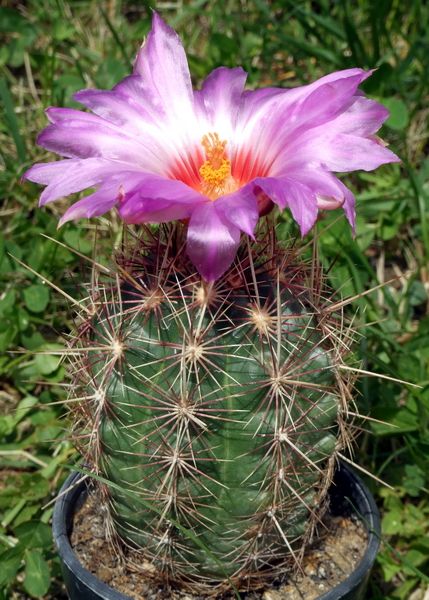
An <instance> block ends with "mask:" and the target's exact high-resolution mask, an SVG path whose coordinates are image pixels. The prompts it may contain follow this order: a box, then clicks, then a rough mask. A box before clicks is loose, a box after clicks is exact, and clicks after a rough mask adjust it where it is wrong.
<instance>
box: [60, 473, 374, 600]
mask: <svg viewBox="0 0 429 600" xmlns="http://www.w3.org/2000/svg"><path fill="white" fill-rule="evenodd" d="M80 478H81V475H80V474H79V473H73V474H72V475H70V476H69V477H68V478H67V480H66V481H65V483H64V485H63V487H62V488H61V492H60V496H59V498H58V500H57V501H56V503H55V510H54V516H53V523H52V527H53V535H54V541H55V544H56V546H57V549H58V553H59V555H60V560H61V568H62V572H63V576H64V582H65V585H66V588H67V592H68V594H69V597H70V598H71V600H131V599H130V597H129V596H125V595H124V594H121V593H120V592H117V591H115V590H114V589H113V588H111V587H109V586H108V585H107V584H105V583H103V582H102V581H100V580H99V579H97V577H96V576H95V575H93V574H92V573H90V572H89V571H88V570H87V569H85V568H84V567H83V566H82V565H81V563H80V562H79V560H78V558H77V556H76V554H75V553H74V551H73V549H72V547H71V545H70V539H69V535H70V532H71V529H72V526H73V516H74V513H75V511H76V510H77V509H78V508H79V507H80V506H81V505H82V503H83V501H84V499H85V497H86V490H87V487H86V483H85V482H80V483H78V482H79V479H80ZM330 497H331V511H332V512H333V513H334V514H336V515H346V514H350V513H353V512H354V513H355V514H357V515H359V517H360V518H361V519H362V522H363V524H364V527H365V528H366V530H367V533H368V545H367V548H366V552H365V554H364V556H363V558H362V560H361V561H360V563H359V564H358V565H357V567H356V569H355V570H354V571H353V573H351V575H349V576H348V577H347V579H345V580H344V581H343V582H342V583H340V584H339V585H337V586H336V587H334V588H332V589H331V590H330V591H329V592H327V593H325V594H323V595H322V596H320V597H319V599H318V600H360V599H363V598H364V594H365V589H366V585H367V582H368V578H369V575H370V573H371V569H372V566H373V564H374V561H375V557H376V555H377V552H378V548H379V543H380V515H379V512H378V509H377V506H376V504H375V502H374V498H373V497H372V495H371V494H370V492H369V491H368V489H367V487H366V486H365V485H364V484H363V482H362V481H361V479H360V478H359V477H358V476H357V475H356V473H355V472H354V471H353V470H352V469H351V468H350V467H348V466H347V465H345V464H344V463H342V464H341V465H340V468H339V469H338V470H337V472H336V474H335V477H334V485H332V486H331V490H330Z"/></svg>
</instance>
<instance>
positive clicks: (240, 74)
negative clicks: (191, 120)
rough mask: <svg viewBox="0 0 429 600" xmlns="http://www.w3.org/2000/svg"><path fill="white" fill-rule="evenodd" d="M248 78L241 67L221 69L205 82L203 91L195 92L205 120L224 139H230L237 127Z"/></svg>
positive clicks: (211, 74) (213, 72)
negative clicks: (232, 131)
mask: <svg viewBox="0 0 429 600" xmlns="http://www.w3.org/2000/svg"><path fill="white" fill-rule="evenodd" d="M246 78H247V73H246V72H245V71H243V69H242V68H240V67H238V68H235V69H228V68H226V67H219V68H218V69H215V70H214V71H212V72H211V73H210V75H209V76H208V77H207V78H206V79H205V80H204V82H203V85H202V87H201V90H200V91H197V92H195V98H196V100H197V103H198V106H199V109H200V110H201V111H202V113H203V115H204V118H205V119H206V120H207V121H208V122H209V123H210V124H211V126H212V127H213V129H214V130H215V131H217V132H218V133H219V134H220V135H221V136H222V137H225V136H227V137H229V136H230V134H231V130H232V129H233V128H234V127H235V123H236V119H237V116H238V110H239V108H240V104H241V98H242V94H243V91H244V85H245V83H246ZM229 150H231V149H230V148H229Z"/></svg>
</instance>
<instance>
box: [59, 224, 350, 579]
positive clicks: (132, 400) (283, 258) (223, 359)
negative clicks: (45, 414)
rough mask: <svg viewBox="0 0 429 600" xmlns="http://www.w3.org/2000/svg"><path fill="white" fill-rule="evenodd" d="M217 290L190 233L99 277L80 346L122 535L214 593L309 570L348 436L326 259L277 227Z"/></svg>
mask: <svg viewBox="0 0 429 600" xmlns="http://www.w3.org/2000/svg"><path fill="white" fill-rule="evenodd" d="M264 227H265V229H264V230H263V231H261V230H259V235H258V236H257V240H256V241H255V242H254V243H253V244H250V243H248V242H247V243H245V242H242V245H241V246H240V249H239V252H238V254H237V257H236V259H235V262H234V264H233V265H232V266H231V268H230V269H229V270H228V271H227V273H226V274H225V275H224V276H223V277H222V278H221V279H219V280H217V281H216V282H212V283H207V282H204V281H203V280H202V279H201V276H200V275H199V274H198V272H197V271H196V270H195V268H194V267H193V266H192V265H191V264H190V261H189V259H188V258H187V256H186V252H185V238H184V235H185V234H184V232H185V226H184V225H183V224H178V225H176V226H162V227H160V228H159V229H158V231H157V232H156V233H154V232H153V231H152V230H150V229H148V228H146V229H144V230H143V233H142V235H141V236H140V237H139V238H138V239H136V240H135V241H134V242H133V243H132V244H131V248H128V249H127V252H125V253H122V255H119V256H117V258H116V266H115V268H112V270H111V272H110V274H109V275H108V276H103V275H102V274H101V273H98V276H97V277H93V286H92V289H91V291H90V294H89V296H88V302H89V304H88V306H87V308H86V310H85V312H84V313H83V316H82V319H81V322H80V325H79V328H78V333H77V336H76V339H75V340H73V341H72V346H73V347H74V352H73V355H77V356H78V361H77V363H75V365H74V371H75V376H74V384H73V386H72V389H73V393H74V394H75V396H76V397H77V401H75V402H72V403H71V405H72V406H73V411H75V412H76V413H77V415H75V417H74V422H75V434H76V440H77V441H78V442H79V444H80V446H81V451H82V452H83V454H84V456H85V457H86V460H87V462H88V463H89V464H90V465H91V468H92V470H93V471H94V473H96V474H98V475H100V476H101V478H102V480H103V481H110V482H112V484H113V485H112V486H109V485H106V484H104V483H101V484H100V489H101V492H102V495H103V497H104V499H105V501H106V503H107V504H108V506H109V509H110V515H111V517H112V526H113V528H114V531H115V535H116V536H117V537H118V538H119V539H121V540H122V541H123V542H124V543H125V544H127V545H130V546H131V547H133V548H137V549H142V551H143V552H144V555H145V557H146V558H150V560H151V561H152V563H153V564H154V565H155V567H156V570H157V572H158V574H160V575H161V576H162V577H165V578H166V579H168V580H169V581H176V582H177V581H178V582H181V583H182V584H185V585H186V584H187V585H189V586H191V587H192V589H194V590H195V589H197V590H204V589H206V588H207V586H213V585H214V584H218V586H219V587H218V589H220V588H221V587H222V586H223V585H231V584H233V585H235V586H243V585H248V584H249V582H255V581H258V582H263V581H264V580H267V579H268V578H270V577H273V576H274V575H275V574H276V573H278V572H279V571H281V570H285V569H288V568H294V567H295V566H296V565H297V564H298V563H299V560H300V558H301V555H302V552H303V550H304V548H305V545H306V543H307V542H308V540H309V539H310V538H311V536H312V534H313V531H314V528H315V526H316V525H317V523H318V522H319V521H320V518H321V515H322V514H323V511H324V508H325V506H326V501H325V500H326V493H327V490H328V487H329V485H330V482H331V478H332V474H333V470H334V468H335V461H336V457H337V454H338V452H339V450H340V449H342V448H343V447H344V445H345V444H346V443H347V439H348V431H347V427H346V426H345V424H344V423H345V421H344V417H345V415H346V412H347V403H348V399H349V395H350V394H349V390H350V382H349V381H347V378H344V371H342V370H341V368H340V366H341V364H342V361H343V359H344V356H345V355H347V353H348V346H349V343H348V339H349V335H348V333H345V334H342V329H343V319H342V315H341V311H340V310H339V311H336V310H335V305H333V303H332V301H331V300H330V296H329V293H328V291H327V289H326V287H325V284H324V281H323V276H322V274H321V271H320V267H319V266H317V261H314V260H310V261H306V260H304V259H303V258H302V256H300V254H302V252H300V251H298V250H297V249H295V248H294V247H281V245H279V244H278V243H277V241H276V239H275V232H274V229H273V228H272V227H271V226H268V225H265V226H264Z"/></svg>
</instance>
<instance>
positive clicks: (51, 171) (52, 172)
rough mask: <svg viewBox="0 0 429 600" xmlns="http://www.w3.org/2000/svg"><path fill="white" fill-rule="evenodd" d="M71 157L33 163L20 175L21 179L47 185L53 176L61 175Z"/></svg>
mask: <svg viewBox="0 0 429 600" xmlns="http://www.w3.org/2000/svg"><path fill="white" fill-rule="evenodd" d="M72 160H73V159H70V158H66V159H65V160H57V161H55V162H48V163H37V164H36V165H33V166H32V167H30V168H29V169H27V171H25V173H24V174H23V175H22V179H28V180H29V181H34V183H40V184H42V185H48V183H50V182H51V181H52V180H53V179H54V178H56V177H58V176H60V177H61V176H62V175H63V173H64V171H65V169H67V168H68V166H69V163H70V162H71V161H72Z"/></svg>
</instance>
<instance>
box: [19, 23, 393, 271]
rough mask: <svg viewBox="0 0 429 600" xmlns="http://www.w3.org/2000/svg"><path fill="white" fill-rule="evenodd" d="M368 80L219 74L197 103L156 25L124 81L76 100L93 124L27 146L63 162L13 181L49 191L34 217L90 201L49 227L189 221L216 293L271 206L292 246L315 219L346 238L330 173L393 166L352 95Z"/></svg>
mask: <svg viewBox="0 0 429 600" xmlns="http://www.w3.org/2000/svg"><path fill="white" fill-rule="evenodd" d="M370 74H371V73H370V72H368V71H364V70H362V69H358V68H353V69H347V70H343V71H338V72H335V73H331V74H330V75H327V76H325V77H322V78H321V79H319V80H317V81H316V82H314V83H312V84H310V85H306V86H303V87H298V88H294V89H282V88H266V89H259V90H255V91H247V90H245V81H246V73H245V72H244V71H243V70H242V69H241V68H232V69H231V68H225V67H220V68H218V69H215V70H214V71H213V72H212V73H211V74H210V75H209V76H208V77H207V79H206V80H205V81H204V82H203V84H202V87H201V89H200V90H197V91H194V90H193V89H192V84H191V77H190V73H189V68H188V63H187V60H186V55H185V52H184V49H183V46H182V44H181V42H180V39H179V37H178V36H177V34H176V33H175V32H174V31H173V30H172V29H171V28H170V27H168V26H167V25H166V24H165V23H164V22H163V20H162V19H161V18H160V17H159V16H158V15H157V14H156V13H155V14H154V17H153V25H152V30H151V31H150V33H149V35H148V37H147V40H146V41H145V43H144V44H143V46H142V48H141V49H140V51H139V53H138V55H137V58H136V61H135V64H134V70H133V73H132V75H130V76H128V77H126V78H125V79H124V80H123V81H121V82H120V83H118V84H117V85H116V86H115V87H114V88H113V89H112V90H107V91H106V90H96V89H89V90H83V91H80V92H77V93H76V94H75V96H74V98H75V100H77V101H78V102H79V103H81V104H82V105H83V106H85V107H86V108H88V109H90V111H91V112H83V111H80V110H75V109H72V108H49V109H48V110H47V115H48V118H49V120H50V125H49V126H48V127H46V128H45V129H44V130H43V132H42V133H41V134H40V135H39V138H38V143H39V145H40V146H42V147H43V148H46V149H47V150H50V151H52V152H56V153H57V154H59V155H61V156H62V157H64V159H63V160H60V161H57V162H51V163H43V164H36V165H34V166H33V167H32V168H30V169H29V170H28V171H27V172H26V173H25V175H24V176H25V178H27V179H29V180H30V181H34V182H36V183H40V184H43V185H46V186H47V187H46V188H45V190H44V191H43V193H42V195H41V198H40V204H41V205H44V204H47V203H49V202H53V201H55V200H57V199H59V198H61V197H64V196H67V195H68V194H72V193H75V192H80V191H82V190H85V189H87V188H94V187H95V188H96V189H95V191H94V192H92V193H91V194H90V195H88V196H86V197H84V198H83V199H81V200H79V201H78V202H76V203H75V204H73V205H72V206H71V207H70V208H69V209H68V210H67V211H66V212H65V214H64V216H63V217H62V219H61V221H60V224H62V223H65V222H66V221H70V220H72V219H78V218H81V217H93V216H96V215H101V214H103V213H105V212H106V211H108V210H110V209H111V208H113V207H116V208H117V209H118V211H119V214H120V216H121V218H122V219H123V220H124V221H125V222H127V223H146V222H151V223H161V222H168V221H173V220H176V219H184V220H186V222H187V228H188V229H187V252H188V256H189V257H190V259H191V261H192V262H193V263H194V265H195V266H196V267H197V269H198V270H199V272H200V273H201V275H202V276H203V277H204V278H206V279H207V280H215V279H217V278H218V277H220V276H221V275H222V274H223V273H224V272H225V271H226V269H228V267H229V266H230V265H231V263H232V261H233V260H234V257H235V254H236V251H237V248H238V245H239V241H240V235H241V232H244V233H245V234H247V235H249V236H252V235H253V233H254V229H255V226H256V224H257V221H258V219H259V216H260V215H261V214H263V213H264V212H266V211H267V210H268V209H269V207H270V206H271V203H274V204H276V205H277V206H278V207H279V208H280V209H281V210H283V209H285V208H288V209H290V211H291V213H292V216H293V218H294V219H295V220H296V222H297V223H298V224H299V227H300V230H301V233H302V235H305V234H306V233H307V232H308V231H309V230H310V229H311V228H312V226H313V225H314V223H315V221H316V219H317V215H318V211H319V209H335V208H339V207H342V208H343V210H344V212H345V214H346V217H347V219H348V221H349V222H350V224H351V225H352V227H353V226H354V219H355V210H354V198H353V194H352V193H351V191H350V190H349V189H347V187H346V186H345V185H344V184H343V183H342V182H341V181H340V180H339V179H338V178H337V177H336V176H335V175H334V174H333V172H349V171H354V170H356V169H363V170H366V171H368V170H372V169H375V168H376V167H378V166H379V165H381V164H384V163H389V162H396V161H398V158H397V156H396V155H395V154H393V152H391V151H390V150H388V149H387V148H386V147H385V146H384V145H383V143H382V142H381V141H380V139H379V138H377V137H376V136H375V133H376V132H377V130H378V129H379V128H380V126H381V125H382V123H383V122H384V121H385V119H386V118H387V116H388V111H387V110H386V109H385V108H384V107H383V106H381V105H380V104H378V103H377V102H375V101H373V100H370V99H368V98H366V97H365V96H364V95H363V93H362V92H361V91H360V90H359V89H358V86H359V84H360V83H361V82H362V81H364V80H365V79H366V78H367V77H368V76H369V75H370Z"/></svg>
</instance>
